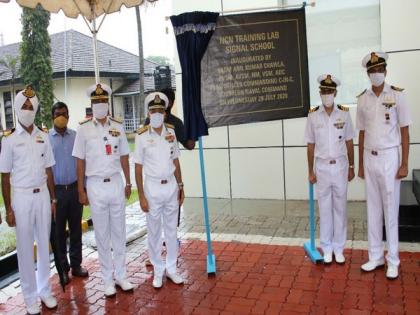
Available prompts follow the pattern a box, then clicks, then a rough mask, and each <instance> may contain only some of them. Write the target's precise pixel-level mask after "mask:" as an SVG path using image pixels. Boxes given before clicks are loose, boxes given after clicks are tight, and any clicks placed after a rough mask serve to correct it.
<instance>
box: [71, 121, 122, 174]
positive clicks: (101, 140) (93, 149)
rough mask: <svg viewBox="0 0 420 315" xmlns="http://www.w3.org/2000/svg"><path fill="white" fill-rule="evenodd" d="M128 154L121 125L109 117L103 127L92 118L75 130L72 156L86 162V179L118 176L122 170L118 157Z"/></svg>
mask: <svg viewBox="0 0 420 315" xmlns="http://www.w3.org/2000/svg"><path fill="white" fill-rule="evenodd" d="M107 147H108V151H107ZM129 152H130V150H129V148H128V142H127V136H126V135H125V131H124V128H123V126H122V124H120V123H118V122H115V121H114V120H112V119H110V118H109V117H108V118H107V120H106V122H105V124H104V125H102V124H101V123H100V122H98V121H97V120H96V119H95V118H93V119H91V120H90V121H87V122H83V123H81V124H80V126H79V128H78V129H77V134H76V139H75V140H74V147H73V156H74V157H76V158H79V159H81V160H85V161H86V169H85V175H86V176H87V177H89V176H98V177H102V178H107V177H111V176H113V175H116V174H119V173H120V172H121V169H122V168H121V161H120V157H121V156H124V155H128V154H129Z"/></svg>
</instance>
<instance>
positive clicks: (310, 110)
mask: <svg viewBox="0 0 420 315" xmlns="http://www.w3.org/2000/svg"><path fill="white" fill-rule="evenodd" d="M318 109H319V106H317V107H313V108H311V109H309V113H313V112H316V111H317V110H318Z"/></svg>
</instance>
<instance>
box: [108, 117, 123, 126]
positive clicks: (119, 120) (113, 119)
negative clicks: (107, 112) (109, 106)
mask: <svg viewBox="0 0 420 315" xmlns="http://www.w3.org/2000/svg"><path fill="white" fill-rule="evenodd" d="M109 119H111V120H112V121H114V122H116V123H118V124H122V123H123V122H122V120H121V119H118V118H114V117H111V116H110V117H109Z"/></svg>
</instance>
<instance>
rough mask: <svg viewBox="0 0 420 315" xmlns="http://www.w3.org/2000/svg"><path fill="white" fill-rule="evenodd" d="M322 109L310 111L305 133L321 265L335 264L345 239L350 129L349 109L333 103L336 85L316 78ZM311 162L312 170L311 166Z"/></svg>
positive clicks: (331, 80)
mask: <svg viewBox="0 0 420 315" xmlns="http://www.w3.org/2000/svg"><path fill="white" fill-rule="evenodd" d="M318 82H319V84H320V85H319V94H320V96H321V100H322V105H321V106H318V107H315V108H313V109H311V110H310V112H309V115H308V119H307V123H306V130H305V142H306V143H307V144H308V147H307V151H308V152H307V153H308V170H309V181H310V182H311V183H312V184H315V183H316V190H317V196H318V206H319V219H320V239H321V248H322V251H323V253H324V262H325V263H327V264H329V263H331V262H332V258H333V254H334V257H335V261H336V262H337V263H339V264H343V263H344V262H345V257H344V255H343V250H344V245H345V242H346V236H347V183H348V182H349V181H351V180H352V179H353V178H354V154H353V138H354V129H353V124H352V121H351V117H350V113H349V109H348V108H347V107H345V106H342V105H337V104H336V103H335V100H334V99H335V96H336V95H337V87H338V86H339V85H340V81H339V80H338V79H337V78H335V77H333V76H332V75H330V74H324V75H321V76H319V77H318ZM314 162H315V166H314Z"/></svg>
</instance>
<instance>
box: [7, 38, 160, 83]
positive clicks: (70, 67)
mask: <svg viewBox="0 0 420 315" xmlns="http://www.w3.org/2000/svg"><path fill="white" fill-rule="evenodd" d="M50 38H51V59H52V67H53V75H54V76H55V77H60V76H62V75H63V73H64V68H66V69H67V75H68V76H71V75H72V74H73V75H79V76H80V75H81V76H94V68H93V50H92V38H91V37H90V36H87V35H84V34H82V33H79V32H77V31H75V30H69V31H66V32H61V33H57V34H52V35H51V36H50ZM65 43H66V45H65ZM19 45H20V43H16V44H10V45H6V46H1V47H0V58H2V57H3V56H5V55H12V56H18V54H19ZM65 48H66V49H65ZM65 50H66V51H65ZM98 52H99V54H98V59H99V70H100V75H101V76H103V77H110V76H124V77H131V78H132V79H134V78H136V77H137V78H138V73H139V65H138V63H139V62H138V56H136V55H134V54H132V53H129V52H127V51H125V50H122V49H120V48H117V47H114V46H111V45H109V44H106V43H104V42H102V41H98ZM65 56H66V58H65ZM65 59H66V60H67V62H66V63H65V62H64V60H65ZM18 66H19V65H18ZM156 66H158V64H157V63H155V62H152V61H149V60H144V69H145V73H153V71H154V69H155V67H156ZM10 79H11V73H10V72H9V71H7V69H5V68H4V67H2V66H0V85H5V84H8V81H9V80H10ZM5 81H6V82H5Z"/></svg>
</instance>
